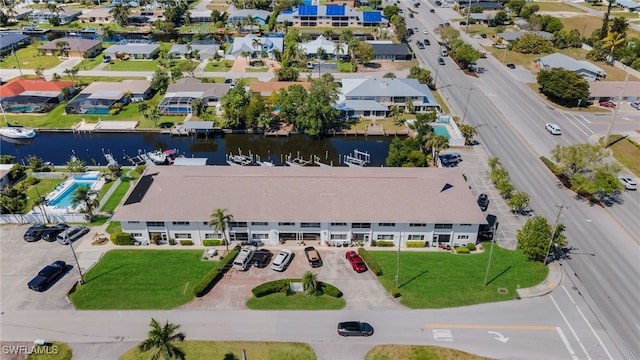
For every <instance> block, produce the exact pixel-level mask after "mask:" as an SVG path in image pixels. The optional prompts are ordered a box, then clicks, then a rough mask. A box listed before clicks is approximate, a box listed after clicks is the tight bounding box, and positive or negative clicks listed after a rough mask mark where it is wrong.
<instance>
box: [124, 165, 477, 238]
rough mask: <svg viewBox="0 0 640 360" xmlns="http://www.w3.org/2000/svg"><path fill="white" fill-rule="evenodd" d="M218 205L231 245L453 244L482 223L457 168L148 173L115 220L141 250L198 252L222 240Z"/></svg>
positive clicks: (209, 168) (199, 168)
mask: <svg viewBox="0 0 640 360" xmlns="http://www.w3.org/2000/svg"><path fill="white" fill-rule="evenodd" d="M216 208H223V209H226V210H227V212H228V213H229V214H232V215H233V221H232V222H230V223H229V224H228V228H227V230H226V231H227V233H226V234H224V235H226V238H227V239H229V240H230V241H231V245H234V244H237V243H240V242H244V241H259V242H262V243H264V244H265V245H278V244H286V243H287V242H289V244H291V243H292V242H293V243H296V242H298V243H299V242H301V241H305V242H307V244H313V245H316V244H317V245H318V246H332V245H334V246H335V245H339V246H348V245H351V244H355V243H358V244H362V245H364V246H365V247H369V246H372V242H373V241H375V242H380V241H385V242H388V243H389V244H392V245H393V246H395V247H398V246H399V245H400V246H401V247H405V246H407V244H411V246H425V247H438V246H439V245H440V246H446V245H449V246H456V245H466V244H467V243H475V242H476V240H477V234H478V228H479V226H480V225H484V224H486V223H487V222H486V219H485V216H484V215H483V213H482V211H481V210H480V208H479V207H478V206H477V204H476V198H475V196H474V195H473V193H472V192H471V190H470V189H469V186H468V184H467V183H466V181H465V179H464V177H463V176H462V174H461V173H460V171H459V170H457V169H449V168H387V167H381V168H349V167H286V166H281V167H279V166H275V167H262V166H185V167H182V166H180V167H176V166H160V167H152V168H148V169H147V170H146V171H145V173H143V175H142V177H141V178H140V181H139V182H138V183H137V184H136V186H135V187H134V189H133V190H132V191H131V193H130V194H129V195H128V197H127V198H126V199H125V201H124V203H123V204H122V205H121V206H119V207H118V209H117V210H116V211H115V213H114V215H113V218H112V219H113V220H115V221H119V222H120V223H121V226H122V230H123V232H126V233H130V234H131V235H132V237H133V238H134V239H135V240H137V241H139V242H140V243H142V244H149V243H150V242H151V240H152V239H154V238H155V239H158V240H159V242H160V243H167V242H168V240H169V239H175V240H176V241H179V240H191V241H192V242H193V243H194V244H198V245H200V244H202V242H203V240H209V239H222V238H223V236H224V235H223V234H221V233H218V232H216V231H215V230H214V228H213V227H210V226H209V225H208V222H209V219H210V215H211V213H212V212H213V211H214V209H216ZM176 248H179V247H176Z"/></svg>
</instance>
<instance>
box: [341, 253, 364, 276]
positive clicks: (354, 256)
mask: <svg viewBox="0 0 640 360" xmlns="http://www.w3.org/2000/svg"><path fill="white" fill-rule="evenodd" d="M345 257H346V258H347V261H348V262H349V264H350V265H351V267H352V268H353V271H355V272H357V273H361V272H365V271H367V264H365V263H364V260H362V258H361V257H360V255H358V253H357V252H355V251H347V253H346V254H345Z"/></svg>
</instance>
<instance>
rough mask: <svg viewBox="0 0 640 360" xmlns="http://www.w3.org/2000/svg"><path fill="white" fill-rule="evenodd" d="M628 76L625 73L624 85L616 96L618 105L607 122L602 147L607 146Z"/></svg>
mask: <svg viewBox="0 0 640 360" xmlns="http://www.w3.org/2000/svg"><path fill="white" fill-rule="evenodd" d="M629 75H630V73H629V72H627V77H625V78H624V85H622V89H621V90H620V96H618V103H617V104H616V107H615V108H614V109H613V114H611V121H610V122H609V126H607V134H606V135H605V136H604V147H607V146H609V135H611V128H612V127H613V123H614V122H615V120H616V115H617V114H618V108H619V107H620V102H621V101H622V97H623V96H624V89H625V88H626V87H627V82H628V81H629Z"/></svg>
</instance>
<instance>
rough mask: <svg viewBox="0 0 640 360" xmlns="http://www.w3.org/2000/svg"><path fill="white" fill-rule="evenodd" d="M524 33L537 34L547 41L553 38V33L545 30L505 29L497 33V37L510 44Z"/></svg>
mask: <svg viewBox="0 0 640 360" xmlns="http://www.w3.org/2000/svg"><path fill="white" fill-rule="evenodd" d="M524 34H534V35H538V36H540V37H542V38H543V39H545V40H548V41H551V40H552V39H553V34H552V33H550V32H546V31H505V32H501V33H498V37H500V38H502V40H504V41H506V42H508V43H509V44H510V43H512V42H513V41H514V40H516V39H519V38H520V37H521V36H522V35H524Z"/></svg>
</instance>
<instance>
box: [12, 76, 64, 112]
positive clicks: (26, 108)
mask: <svg viewBox="0 0 640 360" xmlns="http://www.w3.org/2000/svg"><path fill="white" fill-rule="evenodd" d="M65 89H66V90H65ZM75 92H76V88H75V83H74V82H73V81H47V80H45V79H41V78H15V79H12V80H10V81H9V82H7V83H6V84H4V85H2V86H0V101H1V102H2V108H3V109H4V111H5V112H10V113H45V112H49V111H50V110H51V109H53V108H55V107H56V106H58V104H60V102H61V101H62V100H63V99H64V98H65V96H71V95H73V94H74V93H75Z"/></svg>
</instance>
